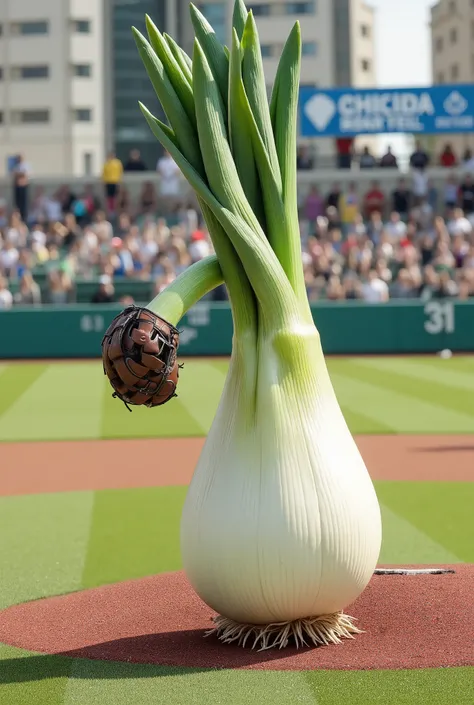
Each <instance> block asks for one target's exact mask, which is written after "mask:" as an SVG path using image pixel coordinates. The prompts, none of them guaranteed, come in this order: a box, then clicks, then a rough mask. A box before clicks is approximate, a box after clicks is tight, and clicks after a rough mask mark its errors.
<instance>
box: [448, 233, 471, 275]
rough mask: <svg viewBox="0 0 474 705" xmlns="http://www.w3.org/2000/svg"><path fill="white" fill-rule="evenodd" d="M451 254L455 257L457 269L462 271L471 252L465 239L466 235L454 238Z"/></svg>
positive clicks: (458, 235)
mask: <svg viewBox="0 0 474 705" xmlns="http://www.w3.org/2000/svg"><path fill="white" fill-rule="evenodd" d="M451 252H452V253H453V257H454V262H455V264H454V266H455V267H456V269H461V267H463V265H464V260H465V258H466V256H467V253H468V252H469V243H468V242H467V241H466V240H465V239H464V235H462V234H461V233H459V234H457V235H455V236H454V237H453V240H452V243H451Z"/></svg>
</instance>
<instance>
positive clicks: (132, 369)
mask: <svg viewBox="0 0 474 705" xmlns="http://www.w3.org/2000/svg"><path fill="white" fill-rule="evenodd" d="M178 345H179V332H178V331H177V330H176V328H174V327H173V326H172V325H171V324H170V323H168V322H167V321H165V320H163V319H162V318H160V317H159V316H157V315H156V314H155V313H153V311H150V310H149V309H147V308H139V307H138V306H128V307H127V308H125V309H124V310H123V311H122V312H121V313H119V315H118V316H116V317H115V318H114V320H113V321H112V323H111V324H110V326H109V327H108V329H107V331H106V333H105V335H104V337H103V339H102V360H103V364H104V373H105V374H106V375H107V377H108V378H109V381H110V384H111V385H112V387H113V389H114V390H115V391H114V394H113V395H112V396H114V397H117V398H118V399H121V400H122V401H123V402H124V404H125V405H126V406H127V408H128V409H129V411H131V409H130V408H129V406H128V405H129V404H133V405H142V404H143V405H145V406H148V407H152V406H160V404H164V403H165V402H167V401H168V400H169V399H171V398H172V397H175V396H176V393H175V390H176V385H177V383H178V374H179V365H178V362H177V357H176V355H177V350H178Z"/></svg>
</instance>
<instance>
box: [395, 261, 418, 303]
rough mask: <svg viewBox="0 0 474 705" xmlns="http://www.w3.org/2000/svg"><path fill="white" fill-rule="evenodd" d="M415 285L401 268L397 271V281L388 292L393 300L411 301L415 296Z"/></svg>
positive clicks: (410, 276)
mask: <svg viewBox="0 0 474 705" xmlns="http://www.w3.org/2000/svg"><path fill="white" fill-rule="evenodd" d="M416 293H417V292H416V288H415V283H414V281H413V277H412V275H411V274H410V272H409V271H408V269H405V268H404V267H402V269H400V270H399V272H398V275H397V279H396V281H395V283H394V284H393V286H392V288H391V290H390V296H391V297H393V298H394V299H411V298H413V297H414V296H416Z"/></svg>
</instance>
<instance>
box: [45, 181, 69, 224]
mask: <svg viewBox="0 0 474 705" xmlns="http://www.w3.org/2000/svg"><path fill="white" fill-rule="evenodd" d="M54 200H56V201H57V202H58V203H59V204H60V206H61V212H62V214H63V215H64V214H66V213H70V212H71V206H72V204H73V203H74V201H75V200H76V196H75V195H74V194H73V193H72V191H71V189H70V187H69V186H66V185H64V186H60V188H59V189H58V190H57V192H56V194H55V196H54ZM48 220H49V221H50V222H51V221H53V220H61V218H48Z"/></svg>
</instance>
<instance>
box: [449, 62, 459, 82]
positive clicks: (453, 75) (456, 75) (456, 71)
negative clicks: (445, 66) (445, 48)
mask: <svg viewBox="0 0 474 705" xmlns="http://www.w3.org/2000/svg"><path fill="white" fill-rule="evenodd" d="M451 78H452V80H453V81H456V80H457V79H458V78H459V66H458V65H457V64H453V65H452V66H451Z"/></svg>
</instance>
